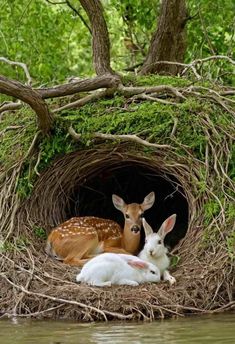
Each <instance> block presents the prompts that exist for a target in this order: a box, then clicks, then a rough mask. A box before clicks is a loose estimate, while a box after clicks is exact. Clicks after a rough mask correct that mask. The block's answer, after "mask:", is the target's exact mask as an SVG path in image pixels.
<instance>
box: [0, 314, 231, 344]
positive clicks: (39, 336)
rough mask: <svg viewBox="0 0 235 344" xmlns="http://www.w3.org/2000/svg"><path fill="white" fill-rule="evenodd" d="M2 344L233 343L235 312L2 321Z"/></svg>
mask: <svg viewBox="0 0 235 344" xmlns="http://www.w3.org/2000/svg"><path fill="white" fill-rule="evenodd" d="M0 343H1V344H29V343H30V344H126V343H127V344H150V343H151V344H179V343H180V344H195V343H197V344H198V343H200V344H204V343H205V344H234V343H235V314H225V315H213V316H210V317H208V316H205V317H204V316H201V317H187V318H180V319H171V320H162V321H156V322H153V323H120V322H118V323H117V322H116V323H111V322H110V323H108V324H106V323H90V324H79V323H74V322H67V321H39V320H22V319H20V320H18V319H16V320H14V321H12V320H0Z"/></svg>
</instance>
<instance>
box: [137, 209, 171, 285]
mask: <svg viewBox="0 0 235 344" xmlns="http://www.w3.org/2000/svg"><path fill="white" fill-rule="evenodd" d="M175 221H176V214H173V215H171V216H170V217H168V218H167V219H166V220H165V221H164V222H163V224H162V225H161V227H160V229H159V231H158V232H157V233H154V232H153V230H152V228H151V226H150V225H149V224H148V223H147V221H146V220H145V219H144V218H143V227H144V231H145V245H144V248H143V250H142V251H141V252H140V253H139V255H138V257H139V258H141V259H143V260H144V261H146V262H149V263H152V264H154V265H155V266H157V267H158V268H159V270H160V273H161V276H163V280H164V281H169V282H170V284H171V285H172V284H174V283H175V282H176V279H175V278H174V277H173V276H171V275H170V273H169V271H168V270H167V269H168V268H169V265H170V259H169V258H168V256H167V252H168V250H167V248H166V247H165V246H164V238H165V236H166V234H167V233H169V232H170V231H171V230H172V229H173V227H174V225H175Z"/></svg>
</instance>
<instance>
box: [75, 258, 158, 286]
mask: <svg viewBox="0 0 235 344" xmlns="http://www.w3.org/2000/svg"><path fill="white" fill-rule="evenodd" d="M160 277H161V276H160V271H159V269H158V268H157V267H156V266H155V265H153V264H151V263H148V262H144V261H143V260H141V259H140V258H138V257H136V256H132V255H128V254H117V253H102V254H99V255H98V256H96V257H94V258H92V259H91V260H90V261H88V262H87V263H86V264H85V265H84V266H83V268H82V270H81V272H80V273H79V274H78V275H77V276H76V281H77V282H86V283H88V284H90V285H94V286H97V287H102V286H107V287H110V286H111V285H112V284H119V285H121V284H126V285H132V286H137V285H139V284H140V283H144V282H159V281H160Z"/></svg>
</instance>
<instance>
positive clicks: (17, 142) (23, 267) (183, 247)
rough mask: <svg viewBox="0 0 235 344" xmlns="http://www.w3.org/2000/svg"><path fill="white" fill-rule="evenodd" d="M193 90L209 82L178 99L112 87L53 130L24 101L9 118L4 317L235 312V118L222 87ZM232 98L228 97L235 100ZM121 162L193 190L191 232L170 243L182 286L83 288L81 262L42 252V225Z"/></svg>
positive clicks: (4, 169)
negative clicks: (210, 93)
mask: <svg viewBox="0 0 235 344" xmlns="http://www.w3.org/2000/svg"><path fill="white" fill-rule="evenodd" d="M124 81H125V85H133V84H134V85H138V86H151V85H162V84H165V85H171V86H175V87H177V88H178V89H181V90H183V89H184V90H186V89H187V88H188V87H190V84H191V82H190V80H185V79H179V78H170V77H161V78H160V77H156V76H155V77H149V78H134V79H133V77H125V80H124ZM194 86H200V87H204V89H203V91H202V92H201V93H200V96H198V95H197V92H191V93H190V92H188V94H187V97H185V100H184V101H182V102H179V103H177V104H165V103H159V102H157V101H153V100H140V99H137V98H133V97H132V98H130V97H129V98H128V97H125V96H123V95H120V94H119V93H118V91H117V92H116V94H115V95H114V96H110V97H106V98H105V99H102V100H99V101H96V102H92V103H88V104H87V105H85V106H83V107H82V108H80V109H76V110H66V111H63V112H62V113H61V114H60V115H57V117H56V121H55V127H54V130H53V133H52V135H51V136H49V137H42V136H41V135H40V134H37V127H36V121H35V117H34V114H33V113H32V112H31V111H30V110H29V109H28V108H22V109H21V110H19V111H17V112H15V113H10V114H7V115H4V116H3V119H2V121H1V122H0V132H1V137H0V139H1V150H0V161H1V165H0V169H1V176H0V190H1V199H0V201H1V214H0V225H1V234H0V235H1V238H0V239H1V248H0V249H1V279H2V285H3V287H2V296H1V299H0V304H1V307H0V309H1V312H2V313H8V314H21V315H30V314H31V313H32V314H34V315H35V316H48V317H66V318H75V319H80V320H85V321H87V320H94V319H104V318H108V319H115V318H123V319H134V318H145V317H148V318H151V319H152V318H157V317H162V316H172V315H177V314H184V313H195V312H196V313H197V312H216V311H221V310H226V309H232V308H233V307H234V301H233V297H234V295H233V293H234V246H235V235H234V218H235V196H234V192H235V184H234V178H235V144H234V133H235V121H234V114H233V113H232V111H226V108H225V107H223V106H221V104H219V103H218V102H215V101H213V99H211V98H209V97H207V96H206V95H207V91H206V90H207V88H208V87H211V88H213V90H214V91H216V92H220V87H219V86H213V87H212V86H211V85H209V84H206V83H204V84H202V83H201V84H200V85H194ZM203 93H205V97H203ZM185 94H186V93H185ZM165 99H166V97H165V95H164V94H163V96H162V100H163V101H164V100H165ZM167 100H168V101H169V97H167ZM230 100H231V101H230V103H231V104H233V103H232V100H234V99H233V98H232V97H230ZM170 101H171V99H170ZM172 103H173V101H172ZM51 105H52V106H54V104H53V103H52V104H51ZM70 126H72V127H73V129H74V130H75V131H76V132H77V133H80V134H82V136H81V139H80V140H79V141H75V140H74V139H73V137H72V136H71V135H70V134H69V133H68V128H69V127H70ZM95 133H104V134H115V135H116V134H118V135H130V134H133V135H137V136H138V137H140V138H142V139H144V140H145V141H147V142H150V143H153V144H154V143H155V144H157V145H158V146H156V147H154V146H152V147H149V146H146V145H144V144H139V143H137V142H129V141H128V140H122V139H119V140H117V139H113V140H110V139H108V140H105V139H102V138H96V137H95ZM35 135H36V137H35ZM32 142H33V143H34V145H32ZM119 163H120V164H124V165H125V166H126V165H133V164H137V165H138V166H142V167H147V166H149V167H150V168H151V170H152V171H154V170H156V171H157V173H158V174H161V175H162V176H163V177H164V176H168V177H169V176H172V177H173V178H175V179H174V180H177V182H178V183H179V184H180V187H181V188H182V192H183V193H184V195H185V197H186V200H187V202H188V207H189V213H188V230H187V234H186V236H185V238H184V239H183V241H181V242H180V244H179V245H178V246H177V247H176V248H175V249H174V254H175V255H176V256H177V257H178V256H179V257H180V260H179V262H178V264H177V266H176V267H174V269H175V276H176V278H177V285H176V286H175V287H173V288H171V289H170V288H169V287H168V286H166V285H165V284H163V283H161V284H159V285H144V286H142V287H138V292H135V293H133V292H132V290H131V289H130V288H120V287H114V288H112V289H111V290H108V289H104V290H103V289H102V290H101V289H97V288H87V287H84V286H78V285H76V284H75V283H74V275H75V272H76V271H77V269H75V268H68V267H67V266H64V265H62V264H60V263H56V262H52V261H50V260H49V259H46V257H45V255H44V251H43V245H44V241H45V237H46V232H47V231H48V230H50V228H52V227H53V226H55V225H56V224H58V222H60V221H63V220H65V219H66V217H67V216H68V214H70V211H69V210H68V209H69V207H71V202H70V201H69V199H71V198H73V197H75V192H78V190H79V186H81V185H83V184H84V180H85V179H87V178H88V179H89V178H91V177H92V178H93V179H94V178H96V176H97V175H99V174H100V172H104V171H106V170H109V168H110V166H113V169H115V168H117V166H118V165H119ZM173 273H174V272H173ZM137 295H138V296H137Z"/></svg>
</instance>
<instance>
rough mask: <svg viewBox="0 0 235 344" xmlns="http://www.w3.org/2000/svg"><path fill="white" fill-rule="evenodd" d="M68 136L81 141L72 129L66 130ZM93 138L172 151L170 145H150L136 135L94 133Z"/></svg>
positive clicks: (79, 135) (79, 136)
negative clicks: (128, 142)
mask: <svg viewBox="0 0 235 344" xmlns="http://www.w3.org/2000/svg"><path fill="white" fill-rule="evenodd" d="M68 132H69V134H70V135H71V136H72V137H73V139H74V140H76V141H80V139H81V136H82V135H81V134H78V133H76V132H75V130H74V129H73V128H72V127H69V129H68ZM92 137H93V138H99V139H104V140H121V141H131V142H135V143H138V144H141V145H144V146H146V147H152V148H159V149H163V148H169V149H174V148H173V147H172V146H170V145H164V144H162V145H161V144H157V143H150V142H148V141H146V140H143V139H141V138H140V137H138V136H137V135H112V134H102V133H94V134H92Z"/></svg>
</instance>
